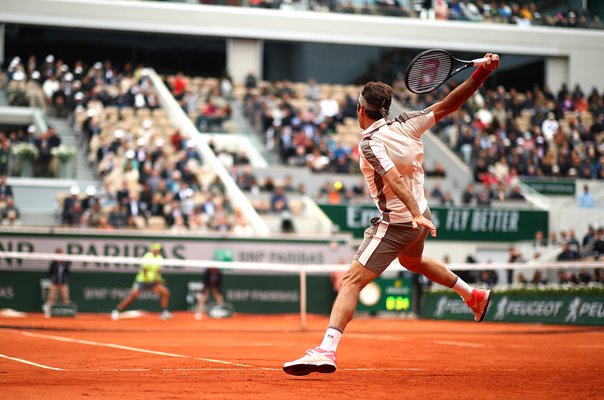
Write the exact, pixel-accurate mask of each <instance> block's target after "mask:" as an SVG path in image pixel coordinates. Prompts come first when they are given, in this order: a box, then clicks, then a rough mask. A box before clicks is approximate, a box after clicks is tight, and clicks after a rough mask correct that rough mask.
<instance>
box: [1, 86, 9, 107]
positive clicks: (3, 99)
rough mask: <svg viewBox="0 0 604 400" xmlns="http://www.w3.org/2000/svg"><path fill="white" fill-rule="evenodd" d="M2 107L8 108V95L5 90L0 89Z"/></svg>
mask: <svg viewBox="0 0 604 400" xmlns="http://www.w3.org/2000/svg"><path fill="white" fill-rule="evenodd" d="M0 107H8V93H6V90H4V89H0Z"/></svg>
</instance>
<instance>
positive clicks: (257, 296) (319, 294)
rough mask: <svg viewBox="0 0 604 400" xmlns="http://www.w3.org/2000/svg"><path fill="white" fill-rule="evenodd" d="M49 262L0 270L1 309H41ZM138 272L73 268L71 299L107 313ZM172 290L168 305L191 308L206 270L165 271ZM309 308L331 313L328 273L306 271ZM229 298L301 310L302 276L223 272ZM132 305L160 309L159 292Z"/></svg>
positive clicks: (251, 309)
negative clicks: (192, 290)
mask: <svg viewBox="0 0 604 400" xmlns="http://www.w3.org/2000/svg"><path fill="white" fill-rule="evenodd" d="M45 267H46V266H45V265H44V266H42V268H40V269H44V271H34V270H25V271H22V270H18V269H16V270H15V269H13V270H2V271H0V309H3V308H9V309H13V310H17V311H24V312H41V311H42V304H43V303H44V300H45V296H44V293H43V285H42V282H43V280H46V279H48V273H47V272H46V271H45V269H46V268H45ZM135 275H136V272H135V271H134V272H130V273H122V272H106V270H105V268H104V267H103V266H102V265H101V266H94V267H91V268H90V269H89V270H87V271H78V272H72V273H71V274H70V279H69V293H70V299H71V300H72V301H73V302H74V303H76V304H77V306H78V312H92V313H109V312H111V310H113V309H114V308H115V306H116V305H117V304H118V303H119V302H120V301H122V300H123V299H124V298H125V297H126V296H128V293H129V292H130V289H131V287H132V283H133V282H134V277H135ZM162 277H163V278H164V279H165V280H166V285H167V287H168V289H170V292H171V296H170V309H171V310H187V309H190V308H191V307H190V306H191V304H190V303H189V301H188V298H190V295H191V293H189V284H190V283H191V282H198V283H200V282H202V281H203V274H202V271H198V273H191V272H178V273H177V272H175V271H172V272H168V273H163V274H162ZM306 279H307V283H308V297H307V307H308V312H309V313H315V314H328V313H329V311H330V308H331V304H332V301H333V298H332V297H333V294H332V293H333V292H332V289H331V281H330V278H329V276H328V275H312V276H311V275H309V276H307V278H306ZM222 294H223V295H224V298H225V301H226V302H227V303H230V304H232V305H233V306H234V311H235V312H237V313H252V314H280V313H296V312H299V310H300V278H299V277H298V276H296V275H267V274H266V273H255V274H245V273H234V272H230V271H229V273H225V275H224V282H223V291H222ZM129 309H143V310H145V311H155V312H157V311H160V303H159V296H158V295H157V294H155V293H152V292H143V293H142V294H141V295H140V297H139V298H138V299H137V300H136V301H135V302H134V303H133V304H132V306H131V307H130V308H129Z"/></svg>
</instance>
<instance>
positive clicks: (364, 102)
mask: <svg viewBox="0 0 604 400" xmlns="http://www.w3.org/2000/svg"><path fill="white" fill-rule="evenodd" d="M359 103H360V104H361V105H362V106H363V107H365V110H369V111H375V112H380V110H378V109H377V108H376V107H375V106H374V105H372V104H369V103H367V100H365V98H364V97H363V94H362V93H359Z"/></svg>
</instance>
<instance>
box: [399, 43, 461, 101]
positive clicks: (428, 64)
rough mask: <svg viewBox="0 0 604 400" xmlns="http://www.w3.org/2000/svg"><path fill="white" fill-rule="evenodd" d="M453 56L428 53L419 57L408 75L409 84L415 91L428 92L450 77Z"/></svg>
mask: <svg viewBox="0 0 604 400" xmlns="http://www.w3.org/2000/svg"><path fill="white" fill-rule="evenodd" d="M451 62H452V61H451V58H450V57H449V56H448V55H447V54H444V53H440V52H434V53H428V54H425V55H423V56H421V57H420V58H418V59H417V60H416V61H415V62H414V63H413V65H412V66H411V68H410V69H409V73H408V75H407V85H408V87H409V89H410V90H411V91H413V92H415V93H427V92H430V91H432V90H434V89H436V88H437V87H439V86H440V85H441V84H442V83H443V82H444V81H446V80H447V78H448V77H449V73H450V72H451Z"/></svg>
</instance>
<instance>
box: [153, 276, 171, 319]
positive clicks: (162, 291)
mask: <svg viewBox="0 0 604 400" xmlns="http://www.w3.org/2000/svg"><path fill="white" fill-rule="evenodd" d="M153 291H154V292H155V293H157V294H159V297H160V302H161V309H162V312H161V315H160V318H161V319H168V318H172V314H171V313H170V310H169V309H168V304H169V303H170V290H168V288H167V287H166V286H164V285H162V284H161V283H158V284H157V285H155V287H154V288H153Z"/></svg>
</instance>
